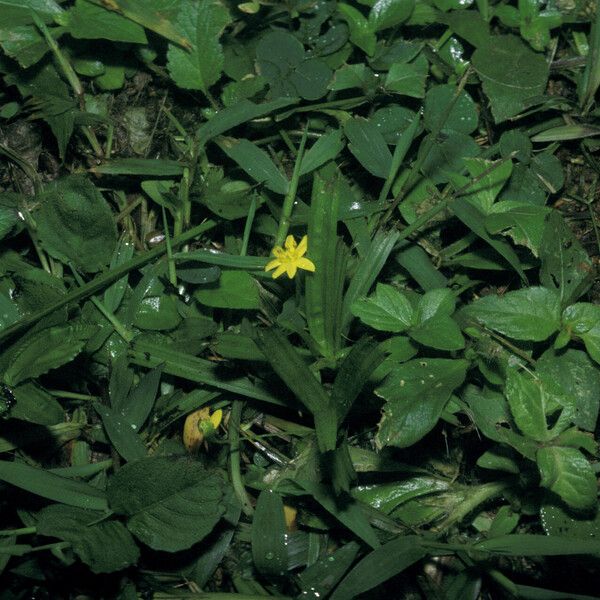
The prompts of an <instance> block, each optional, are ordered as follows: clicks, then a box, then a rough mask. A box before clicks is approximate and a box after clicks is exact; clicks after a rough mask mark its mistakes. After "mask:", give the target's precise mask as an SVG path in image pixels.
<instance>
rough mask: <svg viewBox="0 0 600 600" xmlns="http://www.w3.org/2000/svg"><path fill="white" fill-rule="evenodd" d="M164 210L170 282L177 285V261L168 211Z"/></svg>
mask: <svg viewBox="0 0 600 600" xmlns="http://www.w3.org/2000/svg"><path fill="white" fill-rule="evenodd" d="M161 208H162V218H163V229H164V232H165V245H166V246H167V263H168V269H169V282H170V283H171V285H174V286H176V285H177V271H176V270H175V261H174V260H173V248H172V246H171V234H170V233H169V224H168V222H167V211H166V210H165V207H164V206H161Z"/></svg>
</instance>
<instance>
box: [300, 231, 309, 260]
mask: <svg viewBox="0 0 600 600" xmlns="http://www.w3.org/2000/svg"><path fill="white" fill-rule="evenodd" d="M307 250H308V236H307V235H305V236H304V237H303V238H302V239H301V240H300V243H299V244H298V249H297V252H298V256H304V255H305V254H306V251H307Z"/></svg>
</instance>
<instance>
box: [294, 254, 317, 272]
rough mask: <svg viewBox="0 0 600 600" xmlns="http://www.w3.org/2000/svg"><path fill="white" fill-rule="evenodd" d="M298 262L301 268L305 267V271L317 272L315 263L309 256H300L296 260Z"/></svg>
mask: <svg viewBox="0 0 600 600" xmlns="http://www.w3.org/2000/svg"><path fill="white" fill-rule="evenodd" d="M296 264H297V265H298V268H299V269H304V270H305V271H311V272H313V273H314V272H315V268H316V267H315V263H314V262H313V261H312V260H309V259H308V258H299V259H298V260H297V261H296Z"/></svg>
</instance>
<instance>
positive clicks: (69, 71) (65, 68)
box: [31, 11, 103, 156]
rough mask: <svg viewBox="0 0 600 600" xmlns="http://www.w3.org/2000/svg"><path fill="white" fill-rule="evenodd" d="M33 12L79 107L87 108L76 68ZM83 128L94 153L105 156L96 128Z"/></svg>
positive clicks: (36, 23)
mask: <svg viewBox="0 0 600 600" xmlns="http://www.w3.org/2000/svg"><path fill="white" fill-rule="evenodd" d="M31 14H32V17H33V22H34V23H35V25H36V27H37V28H38V29H39V30H40V32H41V33H42V35H43V36H44V39H45V40H46V43H47V44H48V47H49V48H50V50H51V51H52V54H54V57H55V58H56V62H57V63H58V66H59V67H60V69H61V71H62V72H63V74H64V76H65V78H66V79H67V81H68V82H69V85H70V86H71V89H72V90H73V92H74V93H75V96H77V100H78V102H79V108H80V109H81V110H85V96H84V91H83V86H82V85H81V81H79V77H77V73H75V70H74V69H73V67H72V66H71V63H70V62H69V61H68V60H67V58H66V56H65V55H64V54H63V53H62V51H61V49H60V48H59V46H58V44H57V43H56V40H55V39H54V36H53V35H52V33H50V30H49V29H48V28H47V27H46V25H45V23H44V22H43V21H42V20H41V19H40V18H39V16H38V15H37V14H36V13H35V11H32V13H31ZM81 130H82V131H83V134H84V135H85V137H86V138H87V139H88V141H89V143H90V145H91V146H92V149H93V151H94V154H95V155H96V156H103V153H102V146H100V142H99V141H98V138H97V137H96V134H95V133H94V130H93V129H92V128H91V127H89V126H87V125H84V126H82V127H81Z"/></svg>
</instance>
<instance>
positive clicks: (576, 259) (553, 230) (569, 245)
mask: <svg viewBox="0 0 600 600" xmlns="http://www.w3.org/2000/svg"><path fill="white" fill-rule="evenodd" d="M540 259H541V261H542V265H541V268H540V282H541V283H542V285H545V286H546V287H547V288H549V289H555V290H557V292H558V294H559V296H560V304H561V306H562V307H563V308H564V307H565V306H567V305H569V304H572V303H573V302H575V301H577V300H578V299H579V298H580V297H581V296H582V295H583V294H584V293H585V292H586V291H587V290H588V289H589V287H590V285H591V284H592V281H593V279H594V268H593V265H592V261H591V259H590V257H589V256H588V253H587V252H586V251H585V250H584V248H583V247H582V245H581V243H580V242H579V240H578V239H577V238H576V237H575V235H574V234H573V232H572V231H571V229H569V227H568V226H567V224H566V223H565V221H564V219H563V217H562V216H561V214H560V213H559V212H558V211H552V212H551V213H550V214H549V215H548V217H547V219H546V226H545V228H544V233H543V235H542V242H541V246H540Z"/></svg>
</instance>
